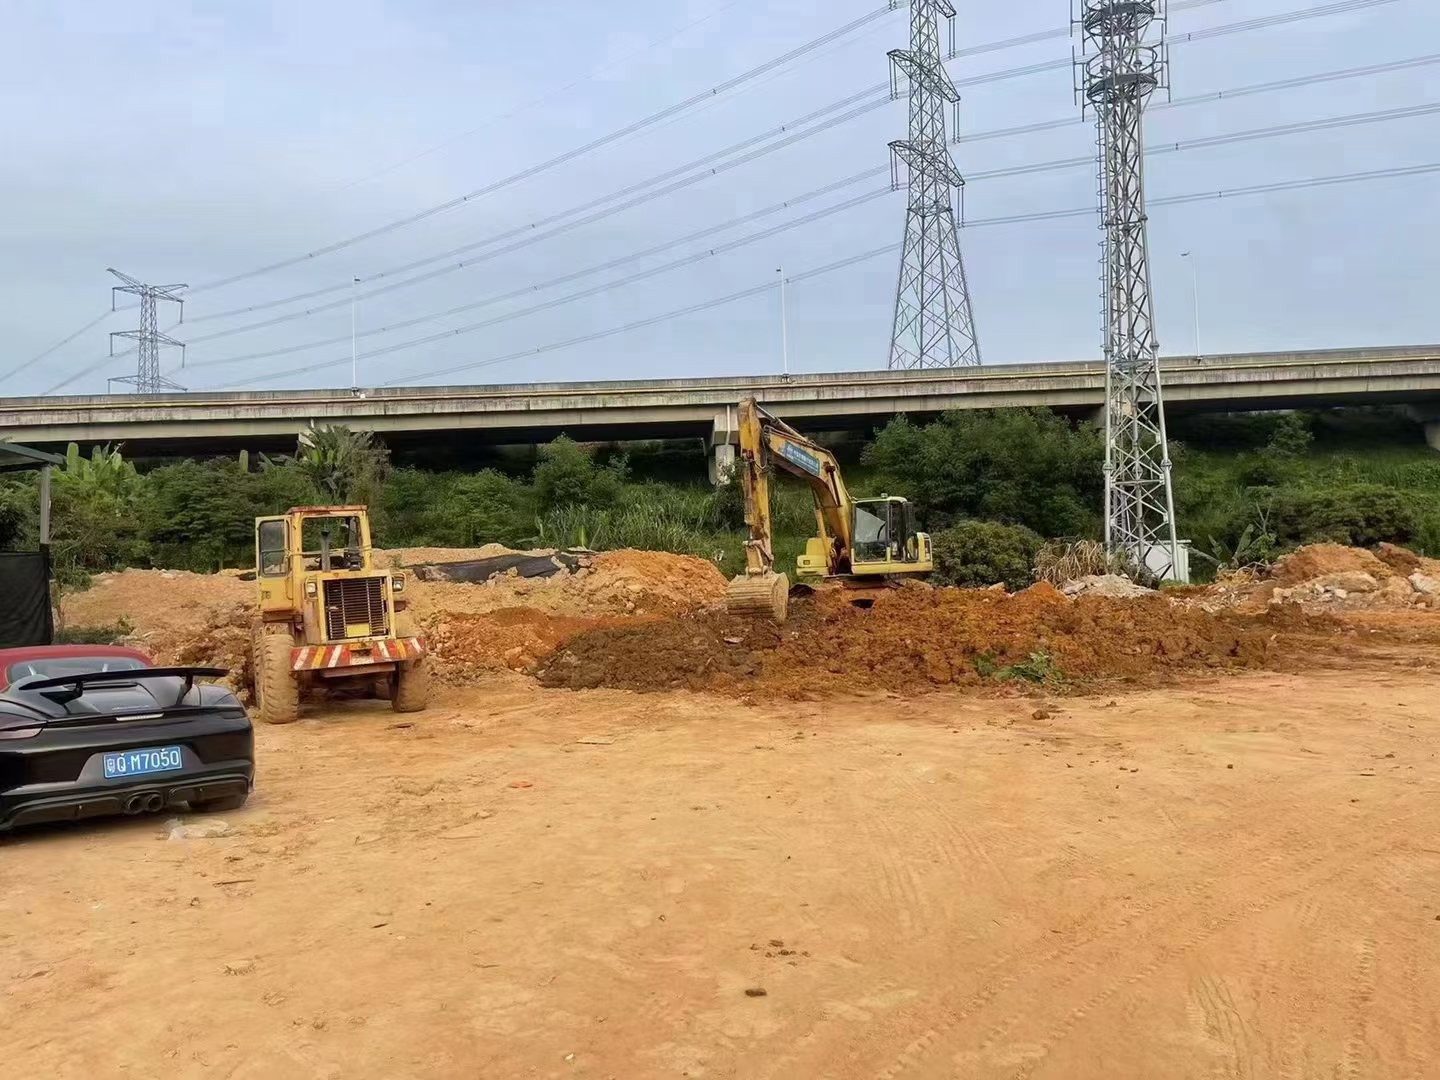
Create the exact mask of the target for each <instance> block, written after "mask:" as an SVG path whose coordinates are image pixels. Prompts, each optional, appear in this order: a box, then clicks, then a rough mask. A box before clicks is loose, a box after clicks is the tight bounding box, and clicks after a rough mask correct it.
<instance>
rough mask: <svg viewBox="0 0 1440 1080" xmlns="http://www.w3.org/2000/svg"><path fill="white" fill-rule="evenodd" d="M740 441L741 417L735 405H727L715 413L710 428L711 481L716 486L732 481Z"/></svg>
mask: <svg viewBox="0 0 1440 1080" xmlns="http://www.w3.org/2000/svg"><path fill="white" fill-rule="evenodd" d="M739 442H740V432H739V419H738V417H737V416H736V415H735V407H734V406H732V405H727V406H726V407H725V409H724V411H723V412H717V413H716V414H715V421H714V423H713V424H712V425H711V428H710V482H711V483H712V484H714V485H715V486H716V487H719V486H721V485H722V484H727V483H729V482H730V475H731V474H732V473H733V472H734V471H735V448H736V446H737V445H738V444H739Z"/></svg>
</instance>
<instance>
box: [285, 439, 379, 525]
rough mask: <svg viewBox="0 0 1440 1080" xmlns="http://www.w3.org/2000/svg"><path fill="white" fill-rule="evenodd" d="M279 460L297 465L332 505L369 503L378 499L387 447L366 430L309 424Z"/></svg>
mask: <svg viewBox="0 0 1440 1080" xmlns="http://www.w3.org/2000/svg"><path fill="white" fill-rule="evenodd" d="M280 463H281V464H292V465H294V466H295V467H296V468H297V469H299V470H300V471H301V472H302V473H303V474H304V475H305V476H307V477H308V478H309V480H310V482H311V483H312V484H313V485H314V486H315V488H316V489H317V490H319V491H320V492H321V493H322V494H323V495H324V496H325V498H326V499H328V500H329V501H330V502H331V503H332V504H335V505H368V504H369V503H370V502H372V501H375V502H378V501H379V495H380V493H381V489H382V488H383V487H384V483H385V478H386V476H387V475H388V473H389V471H390V451H389V450H387V449H386V448H385V447H384V445H382V444H381V443H378V442H376V441H375V437H374V435H372V434H371V433H370V432H368V431H351V430H350V429H349V428H347V427H343V426H341V425H339V424H333V425H328V426H321V427H316V428H312V429H310V430H308V431H305V432H303V433H302V434H301V435H300V441H299V445H298V446H297V447H296V450H295V454H294V456H293V457H290V458H282V459H281V462H280Z"/></svg>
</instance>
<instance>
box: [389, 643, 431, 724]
mask: <svg viewBox="0 0 1440 1080" xmlns="http://www.w3.org/2000/svg"><path fill="white" fill-rule="evenodd" d="M394 685H395V689H394V691H393V692H392V693H391V695H390V707H391V708H392V709H394V710H395V711H396V712H424V711H425V705H426V703H427V702H428V701H429V699H430V666H429V664H427V663H426V662H425V657H423V656H422V657H420V659H419V660H408V661H406V662H405V663H403V664H401V665H400V666H399V668H397V669H396V671H395V684H394Z"/></svg>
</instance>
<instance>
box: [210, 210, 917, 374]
mask: <svg viewBox="0 0 1440 1080" xmlns="http://www.w3.org/2000/svg"><path fill="white" fill-rule="evenodd" d="M891 193H892V192H891V188H890V185H889V184H886V185H885V186H884V187H881V188H877V189H875V190H874V191H869V192H866V193H864V194H862V195H858V196H856V197H854V198H851V199H847V200H845V201H844V202H840V203H836V204H834V205H833V206H827V207H825V208H824V209H821V210H817V211H814V212H813V213H810V214H806V215H804V216H803V217H799V218H795V219H793V220H791V221H785V222H781V223H780V224H778V225H772V226H771V227H770V228H768V229H762V230H761V231H759V232H756V233H751V234H750V235H748V236H742V237H739V238H738V239H735V240H731V241H728V242H727V243H724V244H718V245H716V246H715V247H712V248H707V249H706V250H704V251H699V252H695V253H694V254H691V255H686V256H684V257H683V258H679V259H674V260H672V261H670V262H668V263H662V264H661V265H659V266H653V267H650V268H649V269H646V270H641V271H639V272H637V273H634V274H630V275H629V276H627V277H623V278H619V279H618V280H615V281H606V282H602V283H601V284H599V285H595V286H592V287H590V288H588V289H582V290H581V291H580V292H575V293H568V294H566V295H565V296H559V297H556V298H555V299H553V300H546V301H544V302H542V303H539V304H533V305H531V306H530V307H528V308H520V309H517V310H515V311H507V312H505V313H504V314H503V315H497V316H495V317H493V318H490V319H485V320H483V321H481V322H475V323H469V324H467V325H465V326H458V327H452V328H451V329H448V330H442V331H440V332H439V333H435V334H429V335H426V336H425V337H420V338H412V339H410V340H409V341H404V342H400V343H398V344H394V345H386V346H383V347H382V348H378V349H372V350H370V351H369V352H364V353H361V354H360V356H359V359H361V360H366V359H370V358H371V357H376V356H386V355H388V354H390V353H393V352H399V351H401V350H403V349H412V348H417V347H419V346H422V345H431V344H434V343H435V342H437V341H444V340H445V339H446V338H452V337H458V336H460V335H462V334H470V333H473V332H475V331H476V330H484V329H488V328H489V327H492V326H499V325H500V324H502V323H507V322H512V321H514V320H515V319H520V318H524V317H525V316H527V315H538V314H540V313H542V312H546V311H552V310H554V309H555V308H557V307H562V306H564V305H565V304H572V303H574V302H575V301H577V300H585V299H588V298H589V297H592V296H598V295H600V294H602V293H606V292H610V291H611V290H612V289H618V288H623V287H624V286H626V285H633V284H635V283H636V282H638V281H645V280H648V279H649V278H654V277H659V276H660V275H661V274H668V273H671V272H673V271H675V270H680V269H683V268H684V267H687V266H693V265H694V264H696V263H698V262H703V261H705V260H706V259H713V258H715V257H717V256H719V255H726V254H728V253H730V252H732V251H736V250H738V249H739V248H742V247H746V246H748V245H750V244H754V243H758V242H759V241H761V240H766V239H768V238H770V237H772V236H775V235H776V234H778V233H782V232H786V231H788V230H790V229H795V228H799V227H800V226H802V225H810V224H813V223H814V222H816V221H820V220H823V219H824V218H827V217H832V216H834V215H835V214H839V213H843V212H844V211H846V210H853V209H855V208H856V207H858V206H863V205H865V204H866V203H870V202H874V201H875V200H876V199H880V198H883V197H885V196H886V195H890V194H891ZM457 310H458V309H457ZM432 318H435V316H429V317H427V318H424V319H414V320H410V322H408V323H403V324H401V325H413V324H414V323H417V322H429V321H430V320H431V319H432ZM390 329H397V327H391V328H390ZM319 344H327V345H328V344H334V342H333V341H326V342H321V343H319ZM314 346H315V343H312V344H311V345H307V346H302V348H313V347H314ZM292 351H299V349H282V350H277V354H278V353H286V352H292ZM263 358H264V355H263V354H257V355H254V356H248V357H232V358H229V359H227V360H224V361H218V362H216V363H217V364H218V363H227V364H229V363H238V362H239V361H241V360H256V359H263ZM326 366H328V364H327V365H326Z"/></svg>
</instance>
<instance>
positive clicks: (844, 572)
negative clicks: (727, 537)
mask: <svg viewBox="0 0 1440 1080" xmlns="http://www.w3.org/2000/svg"><path fill="white" fill-rule="evenodd" d="M738 427H739V437H740V447H739V454H738V455H737V460H736V463H735V467H736V468H737V469H738V470H739V471H740V487H741V490H742V491H743V492H744V495H745V524H746V525H748V526H749V527H750V539H749V540H747V541H746V542H745V573H743V574H741V575H739V576H738V577H736V578H735V579H734V580H732V581H731V582H730V585H729V588H728V589H727V590H726V593H725V607H726V610H728V611H730V612H733V613H735V614H741V615H764V616H769V617H770V618H773V619H774V620H775V621H776V622H784V621H785V617H786V615H787V614H788V613H789V610H790V580H789V578H788V577H787V576H786V575H785V574H783V573H776V571H775V551H774V547H773V544H772V539H771V538H772V532H771V523H770V475H769V470H770V468H771V467H772V466H773V467H775V468H779V469H784V470H785V471H786V472H788V473H790V474H792V475H793V476H797V477H799V478H800V479H801V480H803V481H805V482H806V483H807V484H808V485H809V486H810V491H811V493H812V494H813V495H814V496H815V522H816V525H817V526H818V527H819V532H820V535H819V536H812V537H811V538H810V539H809V541H808V542H807V543H806V545H805V554H804V555H801V556H800V558H799V559H798V560H797V562H796V567H795V571H796V577H797V580H798V581H799V582H802V583H805V584H814V583H817V582H827V581H831V582H835V583H838V584H840V585H843V586H844V587H846V588H849V589H866V588H874V587H881V586H886V585H888V584H890V583H891V582H893V580H894V579H895V578H896V577H899V576H904V575H911V574H928V573H930V571H932V570H934V569H935V562H934V557H933V555H932V553H931V549H930V537H929V534H927V533H923V532H916V531H915V520H914V514H913V512H912V509H911V506H910V504H909V503H908V502H906V501H905V500H904V499H901V498H898V497H896V496H894V495H881V496H880V497H879V498H878V499H854V498H851V496H850V492H849V491H848V490H847V489H846V487H845V480H844V478H843V477H841V475H840V465H839V463H838V462H837V461H836V460H835V455H834V454H832V453H831V452H830V451H829V450H827V449H825V448H824V447H823V446H821V445H820V444H819V443H817V442H814V441H813V440H811V439H807V438H806V437H805V436H804V435H801V434H800V433H799V432H798V431H796V430H795V429H794V428H792V427H790V426H789V425H788V424H786V423H785V422H784V421H783V420H780V419H779V418H777V417H775V416H772V415H771V414H770V413H768V412H766V411H765V410H764V409H762V408H761V407H760V406H759V405H758V404H757V403H756V401H755V399H754V398H746V399H745V400H744V401H742V402H740V411H739V419H738Z"/></svg>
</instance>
